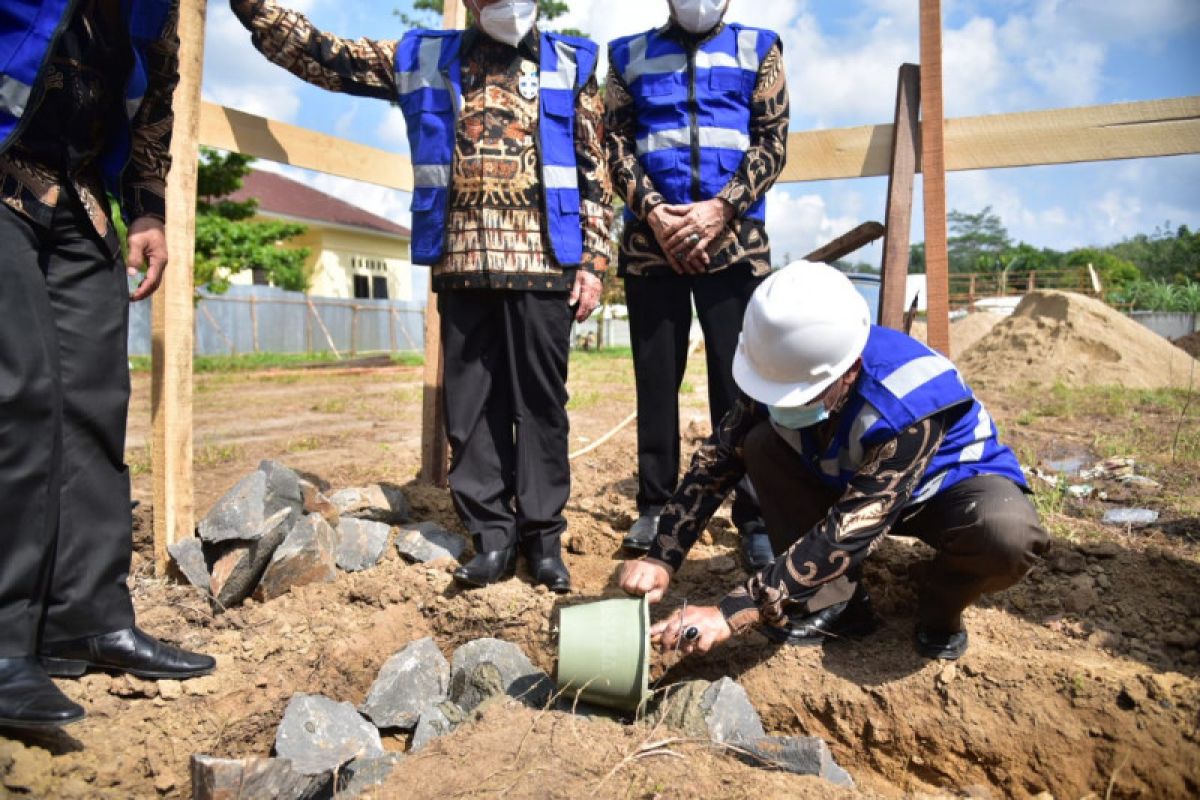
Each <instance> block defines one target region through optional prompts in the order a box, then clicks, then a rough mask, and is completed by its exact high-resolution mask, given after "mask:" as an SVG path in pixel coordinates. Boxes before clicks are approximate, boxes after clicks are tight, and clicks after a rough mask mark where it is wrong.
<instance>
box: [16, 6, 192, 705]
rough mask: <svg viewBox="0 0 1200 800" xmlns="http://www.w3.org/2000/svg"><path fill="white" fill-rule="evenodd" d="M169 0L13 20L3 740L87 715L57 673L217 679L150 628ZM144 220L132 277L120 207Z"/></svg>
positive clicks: (46, 10)
mask: <svg viewBox="0 0 1200 800" xmlns="http://www.w3.org/2000/svg"><path fill="white" fill-rule="evenodd" d="M178 15H179V14H178V5H177V3H175V2H171V0H25V2H20V3H10V2H5V3H3V7H2V8H0V725H10V726H17V727H29V728H37V727H52V726H57V725H63V724H66V723H69V722H74V721H76V720H78V719H80V718H82V717H83V715H84V711H83V709H82V708H80V707H79V706H78V705H76V704H75V703H73V702H72V701H71V700H69V699H68V698H67V697H66V696H64V695H63V694H62V693H61V692H60V691H59V690H58V688H57V687H56V686H55V685H54V683H53V682H52V681H51V680H50V677H49V676H50V675H53V676H64V677H65V676H79V675H82V674H84V672H86V671H87V670H88V669H90V668H93V667H95V668H100V669H106V670H110V671H121V672H128V673H130V674H133V675H137V676H140V677H147V678H188V677H194V676H197V675H204V674H206V673H208V672H211V671H212V669H213V667H214V666H215V662H214V660H213V659H212V658H210V657H208V656H204V655H200V654H197V653H189V652H187V651H185V650H181V649H178V648H175V647H172V646H170V645H167V644H164V643H163V642H160V641H158V640H157V639H155V638H153V637H151V636H149V635H147V634H145V633H143V632H142V631H141V630H139V629H138V628H137V627H136V626H135V625H134V610H133V604H132V602H131V600H130V596H129V589H128V586H127V584H126V579H127V577H128V574H129V564H130V557H131V552H132V545H133V541H132V524H133V521H132V519H131V515H130V500H129V493H130V486H129V472H128V470H127V469H126V467H125V463H124V462H125V420H126V416H127V414H128V410H129V368H128V360H127V355H126V340H127V335H128V325H129V302H130V300H134V301H137V300H142V299H145V298H146V297H149V296H150V295H151V294H152V293H153V292H154V290H155V289H156V288H157V287H158V284H159V281H160V280H161V278H162V272H163V267H164V266H165V265H166V262H167V250H166V237H165V236H164V233H163V226H164V220H165V216H166V209H165V203H164V196H165V186H166V177H167V170H168V168H169V166H170V155H169V150H170V141H171V126H172V121H173V115H172V113H171V95H172V93H173V92H174V90H175V84H176V82H177V80H178V58H177V51H178V47H179V43H178V38H177V37H176V33H175V30H176V23H177V20H178ZM110 195H111V196H112V197H115V198H117V199H118V200H119V201H120V204H121V212H122V214H123V216H124V217H125V219H126V221H127V222H128V223H129V229H128V230H129V234H128V240H127V244H128V253H129V255H128V267H129V276H133V275H136V274H137V273H138V271H139V270H140V269H141V268H143V267H144V268H145V272H146V275H145V278H144V279H143V280H142V281H141V284H140V285H139V286H138V288H137V289H136V290H134V292H133V293H132V295H131V294H130V292H129V283H128V277H127V275H126V270H125V269H123V268H122V267H123V266H124V265H123V261H122V257H121V246H120V241H119V240H118V236H117V230H116V227H115V226H114V224H113V221H112V219H111V217H110V211H109V196H110Z"/></svg>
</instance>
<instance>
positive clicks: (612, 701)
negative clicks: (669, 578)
mask: <svg viewBox="0 0 1200 800" xmlns="http://www.w3.org/2000/svg"><path fill="white" fill-rule="evenodd" d="M649 677H650V604H649V603H647V602H646V598H644V597H641V598H621V599H616V600H601V601H600V602H597V603H587V604H585V605H580V606H571V607H569V608H564V609H562V610H561V611H560V612H559V624H558V688H559V689H560V690H561V691H562V692H563V694H564V695H565V696H567V697H568V698H575V697H577V698H578V699H580V700H584V701H586V702H589V703H594V704H595V705H598V706H604V707H606V708H615V709H619V710H621V711H636V710H637V709H638V708H639V707H640V706H641V705H642V703H644V702H645V701H646V698H648V697H649V696H650V689H649Z"/></svg>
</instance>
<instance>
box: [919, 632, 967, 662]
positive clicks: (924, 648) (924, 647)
mask: <svg viewBox="0 0 1200 800" xmlns="http://www.w3.org/2000/svg"><path fill="white" fill-rule="evenodd" d="M915 645H916V648H917V654H918V655H920V656H921V657H923V658H929V659H934V660H937V661H957V660H958V659H960V658H962V657H963V654H964V653H966V652H967V647H968V646H969V645H970V640H968V639H967V637H965V636H964V637H963V638H962V639H961V640H959V641H957V642H955V643H953V644H944V645H935V644H931V643H928V642H922V641H921V640H920V639H918V640H917V641H916V642H915Z"/></svg>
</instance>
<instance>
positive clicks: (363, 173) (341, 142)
mask: <svg viewBox="0 0 1200 800" xmlns="http://www.w3.org/2000/svg"><path fill="white" fill-rule="evenodd" d="M200 143H201V144H203V145H206V146H208V147H217V148H220V149H221V150H232V151H234V152H237V153H244V154H246V155H249V156H254V157H255V158H262V159H266V160H267V161H275V162H277V163H279V164H290V165H291V166H293V167H302V168H303V169H311V170H315V171H317V172H324V173H327V174H329V175H337V176H339V177H342V178H352V179H354V180H356V181H364V182H366V183H373V184H377V185H379V186H386V187H388V188H390V189H399V190H401V191H405V192H411V191H412V188H413V172H412V162H411V161H409V159H408V158H406V157H404V156H400V155H396V154H395V153H391V152H388V151H387V150H380V149H379V148H377V147H368V146H366V145H363V144H358V143H357V142H350V141H347V140H345V139H338V138H337V137H334V136H328V135H326V134H323V133H317V132H316V131H310V130H306V129H305V128H298V127H296V126H295V125H288V124H287V123H286V122H279V121H277V120H273V119H266V118H265V117H256V116H255V115H253V114H247V113H245V112H244V111H235V110H234V109H232V108H224V107H222V106H218V105H213V104H212V103H204V104H203V106H202V107H201V110H200Z"/></svg>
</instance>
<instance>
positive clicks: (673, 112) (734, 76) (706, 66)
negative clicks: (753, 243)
mask: <svg viewBox="0 0 1200 800" xmlns="http://www.w3.org/2000/svg"><path fill="white" fill-rule="evenodd" d="M778 39H779V37H778V36H777V35H776V34H775V33H773V32H771V31H766V30H760V29H757V28H748V27H745V26H742V25H739V24H737V23H730V24H728V25H726V26H725V27H723V28H722V29H721V30H720V31H718V32H717V34H716V35H714V36H713V37H712V38H711V39H709V40H708V41H705V42H703V43H702V44H701V45H700V46H699V48H698V49H697V50H696V51H694V53H693V52H691V51H689V50H687V49H686V48H685V46H684V45H683V44H682V43H681V42H679V41H678V40H676V39H675V38H674V37H673V36H671V35H667V34H666V33H665V32H664V31H661V30H657V29H656V30H652V31H648V32H646V33H641V34H638V35H636V36H628V37H624V38H621V39H617V40H616V41H614V42H613V43H612V44H611V45H610V51H609V52H610V58H611V61H612V64H613V66H614V68H615V69H616V70H617V71H618V72H619V73H620V75H621V77H622V78H623V79H624V81H625V85H626V86H627V87H628V89H629V92H630V95H631V97H632V98H633V103H634V109H635V114H636V117H637V125H636V131H635V136H636V141H637V153H638V158H639V160H640V161H641V164H642V168H643V169H644V170H645V171H646V174H647V175H648V176H649V177H650V179H651V180H652V181H653V182H654V185H655V188H657V189H658V191H659V192H660V193H662V195H663V196H664V197H665V198H666V200H667V202H670V203H691V202H695V201H698V200H705V199H709V198H712V197H715V196H716V195H717V194H718V193H719V192H720V191H721V190H722V189H723V188H725V186H726V185H727V184H728V183H729V180H730V179H731V178H732V177H733V176H734V174H736V173H737V171H738V169H739V168H740V167H741V164H742V160H743V158H744V157H745V153H746V151H747V150H749V149H750V122H751V117H752V102H753V93H754V87H755V85H756V83H757V80H758V71H759V69H760V67H761V66H762V62H763V59H765V58H766V56H767V54H768V53H769V52H770V50H771V48H772V47H773V46H775V44H776V42H777V41H778ZM689 58H690V59H691V60H690V63H689ZM693 98H694V99H693ZM697 184H698V185H697ZM746 216H747V217H749V218H751V219H757V220H760V221H762V220H765V218H766V203H765V200H764V199H760V200H759V202H757V203H755V204H754V205H753V206H751V208H750V209H749V210H748V212H747V214H746Z"/></svg>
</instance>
